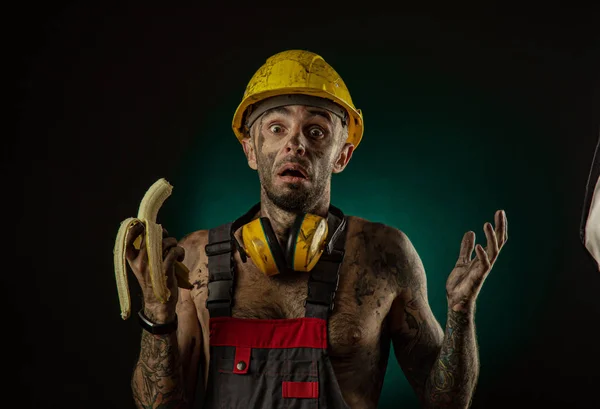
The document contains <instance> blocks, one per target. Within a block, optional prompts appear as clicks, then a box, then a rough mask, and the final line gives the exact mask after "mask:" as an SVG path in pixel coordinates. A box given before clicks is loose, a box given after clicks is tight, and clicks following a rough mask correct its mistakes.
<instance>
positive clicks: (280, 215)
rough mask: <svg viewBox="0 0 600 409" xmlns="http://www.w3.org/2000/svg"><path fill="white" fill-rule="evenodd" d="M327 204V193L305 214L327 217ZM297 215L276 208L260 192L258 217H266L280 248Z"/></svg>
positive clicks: (328, 202) (328, 199) (285, 240)
mask: <svg viewBox="0 0 600 409" xmlns="http://www.w3.org/2000/svg"><path fill="white" fill-rule="evenodd" d="M329 204H330V196H329V192H327V194H324V195H323V196H322V199H321V200H319V201H318V202H316V203H314V205H312V206H311V207H310V208H309V209H308V210H307V211H306V213H312V214H316V215H318V216H321V217H327V214H328V212H329ZM298 214H299V213H297V212H290V211H287V210H284V209H282V208H280V207H277V206H276V205H275V204H274V203H273V202H272V201H271V200H269V198H268V197H267V195H266V194H265V193H264V192H262V193H261V201H260V216H261V217H268V218H269V221H270V222H271V226H272V227H273V231H274V232H275V235H276V236H277V238H278V240H279V244H281V245H282V246H284V245H285V243H287V238H288V235H289V231H290V228H291V227H292V225H293V224H294V221H295V220H296V217H297V216H298Z"/></svg>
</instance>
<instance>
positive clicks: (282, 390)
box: [203, 206, 349, 409]
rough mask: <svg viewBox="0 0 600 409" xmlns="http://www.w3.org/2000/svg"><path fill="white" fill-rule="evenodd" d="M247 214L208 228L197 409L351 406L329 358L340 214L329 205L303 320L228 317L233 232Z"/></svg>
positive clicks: (342, 223) (341, 239) (340, 237)
mask: <svg viewBox="0 0 600 409" xmlns="http://www.w3.org/2000/svg"><path fill="white" fill-rule="evenodd" d="M250 213H251V212H248V214H247V215H250ZM246 219H247V216H246V217H242V218H240V219H238V221H236V222H234V223H228V224H225V225H223V226H219V227H217V228H215V229H212V230H210V232H209V244H208V245H207V246H206V254H207V256H208V269H209V272H208V274H209V283H208V290H209V293H208V298H207V301H206V307H207V309H208V311H209V313H210V324H209V325H210V365H209V375H208V376H209V379H208V383H207V389H206V393H205V402H204V406H203V408H205V409H217V408H218V409H237V408H239V409H276V408H286V409H291V408H298V409H305V408H306V409H308V408H311V409H317V408H319V409H349V406H348V405H347V404H346V403H345V402H344V399H343V397H342V393H341V391H340V388H339V385H338V382H337V379H336V376H335V374H334V372H333V367H332V366H331V362H330V360H329V356H328V319H329V315H330V313H331V311H332V310H333V307H334V298H335V291H336V290H337V284H338V280H339V268H340V266H341V263H342V260H343V258H344V245H345V227H346V219H345V217H344V215H343V213H342V212H341V211H340V210H339V209H337V208H335V207H333V206H331V208H330V213H329V217H328V224H329V231H330V237H329V238H328V246H327V248H326V250H325V252H324V253H323V255H322V256H321V259H320V260H319V262H318V263H317V265H316V266H315V268H314V269H313V270H312V271H311V272H310V278H309V281H308V288H307V298H306V302H305V317H304V318H296V319H269V320H262V319H242V318H233V317H232V315H231V311H232V304H233V301H234V297H233V295H234V288H235V262H234V258H233V250H234V246H235V245H236V244H237V241H236V240H235V239H234V238H233V232H235V231H236V229H237V228H239V226H240V225H241V224H242V223H243V222H247V220H246Z"/></svg>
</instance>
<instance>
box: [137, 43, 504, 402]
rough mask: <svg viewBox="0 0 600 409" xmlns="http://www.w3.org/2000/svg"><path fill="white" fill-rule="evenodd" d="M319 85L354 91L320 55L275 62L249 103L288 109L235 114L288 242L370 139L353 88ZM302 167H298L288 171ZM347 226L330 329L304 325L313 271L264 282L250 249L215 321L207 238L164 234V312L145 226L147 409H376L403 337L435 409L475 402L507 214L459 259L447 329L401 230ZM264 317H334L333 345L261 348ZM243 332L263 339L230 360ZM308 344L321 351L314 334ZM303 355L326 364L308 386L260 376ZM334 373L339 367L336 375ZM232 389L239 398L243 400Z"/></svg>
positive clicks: (290, 343) (408, 367)
mask: <svg viewBox="0 0 600 409" xmlns="http://www.w3.org/2000/svg"><path fill="white" fill-rule="evenodd" d="M315 61H316V62H315ZM265 67H266V68H265ZM294 70H298V72H299V73H300V74H298V73H297V72H294ZM302 73H310V74H312V77H311V78H312V79H310V78H309V79H307V77H310V75H308V76H306V75H305V76H304V77H302ZM292 74H293V75H292ZM275 75H280V76H282V77H283V78H284V79H285V78H287V79H288V80H289V81H305V84H308V85H305V88H302V89H300V91H299V90H298V89H299V87H298V86H297V84H291V85H290V84H288V86H287V88H285V86H284V85H282V81H283V80H282V79H281V78H276V79H277V81H275V80H273V79H272V78H269V76H275ZM301 77H302V78H301ZM298 78H300V79H298ZM315 78H316V79H315ZM316 80H319V81H323V82H325V83H327V81H329V80H331V82H332V83H334V86H335V88H339V89H345V85H344V83H343V82H342V81H341V79H339V77H337V74H336V73H335V71H333V69H332V68H331V67H330V66H329V65H327V64H326V63H325V62H324V61H323V60H322V59H321V58H320V57H319V56H317V55H315V54H312V53H309V52H305V51H287V52H283V53H280V54H277V55H276V56H274V57H272V58H270V59H269V60H267V63H266V64H265V66H263V67H262V68H261V70H259V71H258V72H257V74H256V75H255V77H253V79H252V80H251V82H250V84H249V86H248V88H247V90H246V99H250V100H251V102H252V103H253V104H255V106H256V107H257V106H260V104H259V103H260V102H261V101H276V103H272V104H270V105H266V106H264V105H263V108H262V110H259V109H258V108H256V107H255V108H254V110H253V112H254V115H252V114H250V115H248V113H247V112H242V114H243V116H242V118H243V119H242V120H241V121H242V125H241V126H239V127H236V120H235V119H234V131H237V132H236V134H237V135H238V139H240V142H241V144H242V146H243V149H244V152H245V154H246V157H247V160H248V165H249V166H250V168H252V169H253V170H256V171H257V172H258V176H259V179H260V182H261V201H260V206H259V207H258V208H257V211H256V214H255V215H254V216H255V217H258V216H261V217H268V219H269V220H270V222H271V225H272V228H273V231H274V234H275V235H276V237H277V239H278V240H279V243H280V244H281V246H282V247H285V243H287V242H288V235H289V232H290V230H291V227H292V225H293V224H294V221H295V220H296V216H297V215H298V214H301V213H311V214H315V215H319V216H321V217H324V218H325V217H328V210H329V209H330V205H331V203H330V189H331V175H332V173H339V172H342V171H343V170H344V168H345V167H346V166H347V165H348V162H349V161H350V158H351V157H352V153H353V151H354V149H355V148H356V146H357V145H358V142H359V141H360V137H361V136H362V115H361V114H360V111H358V110H353V109H354V107H353V105H352V102H351V100H350V98H349V94H348V95H343V96H342V97H341V98H340V97H339V95H341V94H340V93H339V92H338V94H335V95H337V97H335V98H333V97H332V98H330V97H329V95H330V94H324V93H321V94H318V93H317V97H315V93H312V96H311V97H310V98H312V99H310V98H309V99H306V100H303V99H302V97H300V99H298V98H297V96H298V95H301V96H302V94H311V92H309V91H310V89H309V88H310V87H312V88H313V89H317V91H319V89H322V90H325V89H326V88H327V86H326V85H327V84H326V85H322V84H320V85H319V84H317V86H315V84H314V83H310V81H316ZM261 81H262V82H261ZM257 84H258V85H257ZM261 84H262V85H261ZM273 84H275V85H273ZM335 84H337V85H335ZM259 86H262V87H267V88H268V87H278V89H279V92H278V93H274V92H271V94H269V96H267V97H264V98H263V99H262V100H261V98H258V97H255V98H254V100H252V98H250V97H251V96H252V95H253V93H254V95H255V96H256V95H260V92H261V90H260V89H259ZM294 87H295V88H294ZM281 88H283V91H282V90H281ZM335 88H333V87H331V88H328V89H329V90H331V89H333V91H327V92H330V93H331V92H333V93H334V92H337V90H336V89H335ZM307 89H308V91H306V90H307ZM286 90H287V91H286ZM271 91H272V90H271ZM286 92H289V94H294V96H292V97H290V102H289V103H287V104H286V103H285V102H283V103H282V102H281V100H279V102H277V100H276V99H273V98H275V97H273V96H272V95H274V94H275V95H279V96H281V95H287V94H286ZM319 92H320V91H319ZM323 92H326V91H323ZM323 96H325V97H326V98H323ZM315 98H321V100H317V99H315ZM342 98H343V100H342ZM322 100H324V101H322ZM307 101H308V102H307ZM310 101H313V102H314V103H313V102H310ZM331 101H335V102H336V103H337V104H336V106H333V105H331ZM340 101H341V102H340ZM342 103H345V106H343V108H344V109H343V110H342V111H340V110H339V109H338V108H339V106H338V105H341V104H342ZM248 106H249V105H247V106H244V103H242V104H241V105H240V108H239V109H238V111H240V110H242V111H245V110H246V109H247V107H248ZM257 110H258V111H257ZM343 111H345V112H343ZM357 113H358V114H357ZM236 115H238V114H237V113H236ZM353 121H354V122H353ZM237 124H238V125H239V124H240V122H239V121H238V122H237ZM290 168H291V170H292V171H294V172H288V173H286V172H284V171H285V170H286V169H287V170H290ZM346 221H347V223H346V225H345V230H344V232H345V236H344V237H345V243H342V244H345V246H344V249H345V256H344V257H343V261H342V262H341V267H340V268H339V270H338V272H339V273H338V274H339V284H338V286H337V291H336V292H335V303H334V304H333V309H332V310H331V312H330V316H329V317H328V321H323V320H320V319H315V318H305V314H307V311H308V310H307V309H306V306H305V300H306V299H307V286H308V280H309V273H307V272H303V271H293V270H292V271H285V272H281V273H280V274H275V275H266V274H265V273H264V272H262V271H261V270H260V269H259V268H258V267H257V263H256V262H255V261H256V260H253V259H252V258H249V259H248V258H246V257H245V256H246V252H245V251H244V250H243V249H244V246H243V245H241V246H239V247H237V246H235V247H233V250H232V251H233V253H232V254H233V261H232V263H234V266H235V269H234V270H235V286H234V293H233V299H234V301H233V303H232V308H231V317H225V318H214V317H212V316H211V314H212V312H210V314H209V310H208V309H207V297H208V291H207V284H208V282H209V264H210V263H209V257H208V256H207V252H206V245H207V244H208V241H209V232H208V231H207V230H201V231H197V232H193V233H191V234H189V235H187V236H186V237H184V238H183V239H182V240H181V241H179V242H177V240H176V239H175V238H172V237H167V236H168V234H167V233H165V238H164V240H163V249H164V255H165V257H164V268H165V272H166V274H167V275H168V283H169V285H170V289H171V292H172V294H173V295H174V296H173V297H172V298H171V299H170V300H169V301H168V302H167V303H166V304H161V303H159V302H158V301H157V300H156V299H154V296H153V293H152V289H151V287H150V281H149V278H148V277H149V275H148V267H147V256H146V253H145V252H144V250H140V251H136V250H135V249H134V247H133V240H134V238H135V237H137V236H138V235H139V234H140V233H141V232H142V231H143V230H142V229H143V225H141V224H138V225H137V227H136V230H132V231H131V233H130V237H129V242H128V253H127V258H128V261H129V264H130V266H131V267H132V270H133V272H134V273H135V275H136V277H137V279H138V281H139V283H140V285H141V288H142V291H143V299H144V308H143V310H142V313H143V315H142V316H143V317H145V319H146V321H147V322H148V324H147V325H149V326H150V327H151V328H159V329H160V328H167V329H166V330H164V331H157V332H166V333H162V334H154V333H150V332H149V331H148V330H144V331H143V332H142V342H141V352H140V357H139V360H138V362H137V365H136V367H135V370H134V374H133V378H132V389H133V396H134V399H135V402H136V404H137V406H138V407H139V408H188V407H201V405H200V403H201V401H202V400H204V399H205V397H204V396H200V395H206V396H208V397H209V398H210V399H208V398H207V399H208V403H205V406H204V407H208V408H217V407H226V408H234V407H235V408H238V407H239V408H248V407H259V408H267V407H273V408H278V407H286V408H288V407H298V408H308V407H311V408H313V407H317V406H319V407H328V408H340V409H343V408H376V407H377V403H378V400H379V396H380V392H381V388H382V385H383V380H384V374H385V371H386V365H387V362H388V353H389V349H390V345H391V343H393V345H394V351H395V354H396V358H397V361H398V363H399V365H400V367H401V368H402V370H403V371H404V373H405V375H406V377H407V379H408V380H409V382H410V384H411V385H412V387H413V388H414V390H415V393H416V394H417V396H418V397H419V400H420V402H421V403H422V406H423V407H426V408H466V407H468V406H469V405H470V402H471V399H472V397H473V393H474V390H475V386H476V382H477V377H478V371H479V363H478V351H477V344H476V337H475V327H474V313H475V301H476V298H477V295H478V293H479V291H480V288H481V286H482V284H483V282H484V280H485V278H486V276H487V275H488V273H489V272H490V270H491V268H492V265H493V264H494V262H495V260H496V258H497V257H498V254H499V251H500V249H501V248H502V247H503V245H504V244H505V243H506V240H507V220H506V216H505V213H504V212H503V211H497V212H496V214H495V222H494V224H495V227H494V226H492V224H490V223H485V224H484V226H483V230H484V232H485V236H486V239H487V246H486V248H485V249H484V248H483V247H482V246H481V245H479V244H477V245H476V244H475V234H474V233H473V232H472V231H469V232H467V233H466V234H465V235H464V237H463V239H462V243H461V246H460V253H459V257H458V261H457V262H456V265H455V266H454V269H453V270H452V271H451V273H450V275H449V277H448V280H447V284H446V290H447V293H446V294H447V301H448V315H447V324H446V329H445V331H444V330H442V328H441V326H440V324H439V323H438V322H437V321H436V319H435V317H434V316H433V314H432V311H431V309H430V307H429V304H428V299H427V288H426V277H425V271H424V268H423V265H422V263H421V260H420V258H419V255H418V254H417V252H416V250H415V248H414V247H413V245H412V244H411V242H410V240H409V238H408V237H407V236H406V235H405V234H404V233H403V232H402V231H400V230H398V229H396V228H393V227H389V226H386V225H384V224H381V223H374V222H370V221H368V220H365V219H362V218H359V217H348V216H346ZM232 234H233V236H234V237H235V239H236V242H237V243H243V242H244V238H243V237H242V234H241V229H240V228H237V229H234V231H233V232H232ZM233 242H234V241H233V240H232V243H233ZM457 247H458V246H457ZM142 249H144V246H142ZM473 251H475V255H474V256H473ZM211 257H212V256H211ZM175 260H180V261H182V262H183V263H184V264H185V265H186V266H187V267H188V268H189V270H190V274H191V276H190V278H191V280H190V281H191V282H193V284H194V288H193V289H191V290H186V289H182V288H177V283H176V280H175V278H174V275H173V272H172V270H173V269H172V268H171V267H172V265H173V263H174V261H175ZM315 269H316V267H315ZM211 273H212V271H211ZM211 311H212V310H211ZM307 316H308V315H307ZM213 320H214V321H215V322H217V321H218V322H219V323H227V325H229V324H230V323H233V324H232V325H239V326H238V327H237V328H239V330H237V331H230V332H229V333H228V334H226V336H225V337H222V336H223V332H224V331H225V330H221V329H219V328H218V327H213V322H212V321H213ZM256 322H264V323H265V325H268V326H270V325H279V323H280V322H288V323H290V326H295V328H302V331H304V330H307V328H317V327H318V326H319V325H321V323H322V322H327V332H326V334H327V336H326V337H325V338H327V339H326V340H322V339H320V340H319V341H318V342H317V341H315V342H314V343H315V344H317V345H321V347H322V346H323V345H326V347H325V349H324V352H323V353H322V354H321V352H318V351H320V349H319V348H321V347H318V346H317V347H311V348H307V347H306V345H297V344H298V342H297V340H298V339H300V338H302V336H301V335H298V334H299V332H298V333H295V335H293V336H290V337H288V338H286V339H284V340H283V341H281V340H279V339H278V341H277V342H280V343H281V342H282V343H283V344H285V345H287V346H286V347H281V348H288V347H289V348H290V349H288V350H284V349H277V347H276V346H267V347H265V348H273V350H265V349H263V350H260V348H261V346H259V345H258V344H257V343H261V342H262V343H263V344H264V343H265V342H267V343H269V342H270V341H271V339H267V340H265V339H259V338H260V337H261V336H262V335H260V334H261V331H258V330H257V331H256V333H254V332H253V331H244V330H243V329H242V328H249V327H244V326H245V325H247V324H248V325H252V323H256ZM174 323H176V325H175V324H174ZM215 325H216V324H215ZM146 328H149V327H148V326H147V327H146ZM175 328H176V330H175ZM269 328H270V327H269ZM319 328H320V330H322V329H323V328H324V327H319ZM269 331H272V334H275V333H276V332H277V331H278V330H277V329H276V328H275V327H273V328H271V329H270V330H269ZM225 332H226V331H225ZM263 332H264V331H263ZM278 334H279V333H278ZM228 337H229V338H228ZM236 337H237V338H238V339H241V338H243V339H245V340H251V341H245V342H248V343H249V342H254V343H255V344H253V345H249V344H244V343H238V344H237V346H236V347H234V348H233V349H230V350H229V352H228V351H227V350H226V348H227V346H225V347H220V348H225V349H222V350H219V346H215V345H211V343H214V344H216V339H217V338H223V339H224V338H228V339H233V338H236ZM271 338H278V335H273V336H272V337H271ZM284 338H285V337H284ZM305 338H306V337H305ZM306 339H307V341H306V342H307V343H308V344H311V345H312V344H313V339H312V338H310V337H309V338H306ZM283 344H282V345H283ZM261 345H262V344H261ZM280 346H281V345H280ZM263 347H264V345H263ZM257 348H258V349H257ZM253 349H254V350H253ZM250 350H253V351H252V352H249V351H250ZM265 351H268V352H265ZM314 351H317V352H314ZM296 353H297V354H300V355H302V354H313V355H311V356H312V357H313V358H309V361H310V362H312V364H315V362H316V363H317V364H316V366H311V367H310V368H311V369H310V370H307V371H305V372H306V373H305V375H307V376H309V378H306V379H302V380H300V381H290V379H292V378H282V380H281V381H274V382H275V383H273V385H275V386H273V387H272V386H270V385H271V384H269V382H272V381H271V380H270V379H271V378H269V377H268V376H271V375H273V376H275V375H282V376H287V375H285V374H283V372H285V371H284V370H283V369H281V368H283V366H281V365H280V366H279V367H278V368H279V369H277V370H274V371H273V372H277V373H271V374H269V373H268V372H269V371H268V370H264V371H263V373H259V372H260V367H261V365H263V364H264V365H266V366H264V368H268V365H271V363H269V362H267V363H264V362H263V363H261V361H260V360H257V359H260V357H259V355H260V354H263V355H265V356H267V355H268V354H272V355H268V356H269V357H271V356H278V357H283V358H282V359H281V360H279V363H281V362H284V363H289V362H291V361H287V360H288V359H290V360H291V359H292V358H290V356H291V354H296ZM227 354H231V355H227ZM233 354H235V357H234V355H233ZM244 354H246V355H245V356H246V358H245V359H246V361H247V360H250V363H249V368H248V365H246V361H242V360H241V359H239V356H242V355H244ZM278 354H280V355H278ZM286 354H287V355H286ZM315 354H316V355H315ZM319 354H320V355H319ZM315 356H316V357H317V358H314V357H315ZM228 358H231V359H229V360H228ZM269 359H271V358H266V361H269ZM278 359H279V358H277V360H278ZM236 362H237V364H236ZM223 365H225V366H223ZM213 367H214V368H213ZM217 367H218V368H217ZM210 368H213V369H214V370H213V369H210ZM215 368H216V369H215ZM328 368H332V371H330V372H328ZM290 371H291V370H290ZM280 372H281V373H280ZM265 374H266V375H265ZM292 375H293V376H296V375H298V374H290V376H292ZM263 376H266V377H263ZM298 379H300V378H298ZM296 380H297V379H296ZM263 381H264V382H263ZM251 382H258V383H255V384H251ZM261 382H263V383H261ZM277 382H279V384H278V383H277ZM283 384H286V385H284V386H282V385H283ZM198 385H200V387H198ZM228 385H230V386H228ZM231 385H233V386H231ZM249 385H250V386H249ZM278 385H279V386H278ZM261 388H264V391H261ZM234 395H238V396H235V397H234V398H232V396H234ZM239 395H241V396H239ZM267 395H268V396H267ZM286 399H287V400H286Z"/></svg>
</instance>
